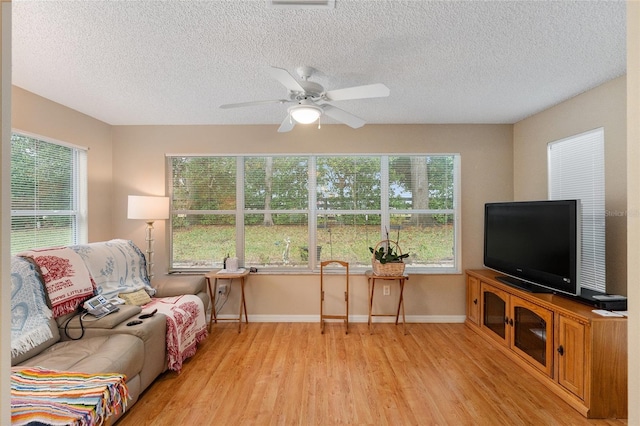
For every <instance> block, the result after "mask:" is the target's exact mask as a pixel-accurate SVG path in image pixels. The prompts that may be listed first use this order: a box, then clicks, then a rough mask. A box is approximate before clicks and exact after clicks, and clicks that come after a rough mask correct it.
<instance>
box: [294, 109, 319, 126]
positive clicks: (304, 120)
mask: <svg viewBox="0 0 640 426" xmlns="http://www.w3.org/2000/svg"><path fill="white" fill-rule="evenodd" d="M289 114H290V115H291V117H293V119H294V120H296V122H298V123H300V124H311V123H313V122H314V121H316V120H317V119H318V118H320V115H322V109H321V108H320V107H317V106H315V105H296V106H292V107H290V108H289Z"/></svg>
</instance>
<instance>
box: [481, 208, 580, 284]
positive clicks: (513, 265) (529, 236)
mask: <svg viewBox="0 0 640 426" xmlns="http://www.w3.org/2000/svg"><path fill="white" fill-rule="evenodd" d="M579 209H580V203H579V201H578V200H561V201H521V202H506V203H487V204H486V205H485V228H484V229H485V233H484V265H485V266H486V267H487V268H490V269H493V270H495V271H498V272H501V273H503V274H506V275H508V276H510V277H512V278H515V279H516V280H509V279H507V280H506V281H508V282H509V284H512V285H516V286H519V287H523V288H525V289H526V290H530V291H544V290H542V289H540V288H539V287H540V286H541V287H543V288H544V289H546V291H557V292H561V293H567V294H571V295H577V294H579V292H580V286H579V270H580V247H581V246H580V212H579Z"/></svg>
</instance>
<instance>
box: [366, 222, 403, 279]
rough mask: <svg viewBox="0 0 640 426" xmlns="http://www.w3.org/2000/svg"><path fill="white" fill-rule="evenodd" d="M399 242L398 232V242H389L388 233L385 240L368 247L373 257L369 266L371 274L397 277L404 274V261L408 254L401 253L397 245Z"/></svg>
mask: <svg viewBox="0 0 640 426" xmlns="http://www.w3.org/2000/svg"><path fill="white" fill-rule="evenodd" d="M399 240H400V232H398V240H396V241H391V240H390V239H389V232H387V239H386V240H382V241H380V242H379V243H378V244H376V246H375V247H369V251H370V252H371V254H372V255H373V257H372V259H371V266H372V268H373V273H374V274H376V275H381V276H397V275H402V274H403V273H404V266H405V265H404V261H403V259H406V258H407V257H409V253H402V249H400V246H399V245H398V241H399Z"/></svg>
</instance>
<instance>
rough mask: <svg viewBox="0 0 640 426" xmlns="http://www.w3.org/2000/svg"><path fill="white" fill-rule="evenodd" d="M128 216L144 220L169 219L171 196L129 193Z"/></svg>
mask: <svg viewBox="0 0 640 426" xmlns="http://www.w3.org/2000/svg"><path fill="white" fill-rule="evenodd" d="M127 217H128V218H129V219H142V220H163V219H169V197H151V196H146V195H129V204H128V209H127Z"/></svg>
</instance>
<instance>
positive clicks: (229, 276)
mask: <svg viewBox="0 0 640 426" xmlns="http://www.w3.org/2000/svg"><path fill="white" fill-rule="evenodd" d="M248 275H249V270H248V269H244V268H241V269H238V270H237V271H235V272H226V271H224V270H223V269H220V270H216V271H211V272H207V273H206V274H205V275H204V277H205V279H206V280H207V286H208V287H209V297H210V298H211V318H210V319H209V331H211V324H212V323H214V322H215V323H217V322H218V321H238V333H240V331H241V329H242V312H243V310H244V320H245V322H246V323H247V324H249V317H248V316H247V303H246V301H245V299H244V283H245V278H246V277H247V276H248ZM236 278H238V279H239V280H240V291H241V295H240V313H239V314H238V318H220V319H218V316H217V315H216V293H217V290H218V280H229V288H231V284H233V280H234V279H236ZM211 280H214V284H213V289H212V288H211Z"/></svg>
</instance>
